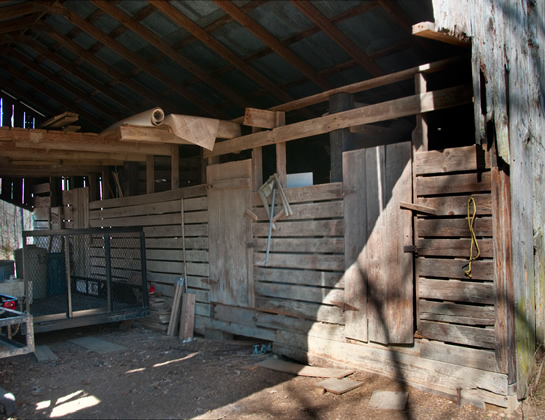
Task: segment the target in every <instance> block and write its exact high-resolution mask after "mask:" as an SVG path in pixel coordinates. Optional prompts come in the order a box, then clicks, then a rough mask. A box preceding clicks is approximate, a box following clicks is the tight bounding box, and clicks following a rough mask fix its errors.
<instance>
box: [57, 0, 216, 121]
mask: <svg viewBox="0 0 545 420" xmlns="http://www.w3.org/2000/svg"><path fill="white" fill-rule="evenodd" d="M59 9H60V10H59ZM50 12H51V13H60V14H62V15H65V16H66V17H67V19H68V20H69V21H70V22H71V23H73V24H74V25H76V26H78V27H79V28H81V29H82V30H84V31H85V32H87V34H89V35H90V36H92V37H94V38H95V39H96V40H98V41H100V42H101V43H103V44H104V45H106V46H107V47H108V48H110V49H112V50H113V51H115V52H116V53H117V54H119V55H120V56H122V57H123V58H125V59H126V60H128V61H130V62H132V63H133V64H134V65H136V66H138V67H140V68H141V69H143V70H145V71H146V72H147V73H149V74H150V75H152V76H153V77H155V78H157V79H158V80H160V81H161V82H162V83H163V84H165V85H166V86H168V87H169V88H171V89H172V90H173V91H174V92H177V93H178V94H180V95H181V96H183V97H184V98H186V99H188V100H189V101H190V102H191V103H193V104H195V105H196V106H198V107H199V108H200V109H201V110H202V111H204V112H206V113H207V114H210V115H214V116H217V115H218V114H222V112H221V111H220V110H219V109H217V108H216V107H215V106H213V105H211V104H209V103H207V102H206V101H204V100H203V99H201V97H200V96H199V95H197V94H195V93H193V92H191V91H189V90H188V89H186V88H184V87H182V86H181V85H180V84H179V83H178V82H177V81H175V80H173V79H172V78H171V77H170V76H168V75H167V74H165V73H164V72H162V71H161V70H159V69H157V68H156V67H154V66H153V64H152V63H149V62H147V61H146V60H144V59H143V58H141V57H140V56H139V55H138V54H137V53H135V52H133V51H131V50H130V49H128V48H127V47H125V46H124V45H122V44H121V43H119V42H118V41H116V40H115V39H114V38H112V37H111V36H110V35H108V34H106V33H104V32H102V31H101V30H100V29H98V28H96V27H95V26H93V25H92V24H90V23H89V22H87V21H86V20H85V19H83V18H82V17H81V16H79V15H78V14H76V13H73V12H72V11H71V10H69V9H67V8H65V7H64V6H57V7H54V8H51V9H50ZM159 104H160V103H159Z"/></svg>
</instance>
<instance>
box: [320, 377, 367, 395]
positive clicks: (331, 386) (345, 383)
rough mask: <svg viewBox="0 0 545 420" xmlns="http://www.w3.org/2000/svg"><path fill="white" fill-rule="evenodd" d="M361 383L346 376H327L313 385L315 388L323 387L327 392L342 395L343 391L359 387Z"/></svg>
mask: <svg viewBox="0 0 545 420" xmlns="http://www.w3.org/2000/svg"><path fill="white" fill-rule="evenodd" d="M362 385H363V382H358V381H353V380H352V379H348V378H342V379H337V378H329V379H326V380H323V381H321V382H318V383H317V384H315V385H314V386H315V387H317V388H323V389H325V390H326V391H327V392H331V393H333V394H337V395H342V394H344V393H345V392H348V391H352V390H353V389H356V388H359V387H360V386H362Z"/></svg>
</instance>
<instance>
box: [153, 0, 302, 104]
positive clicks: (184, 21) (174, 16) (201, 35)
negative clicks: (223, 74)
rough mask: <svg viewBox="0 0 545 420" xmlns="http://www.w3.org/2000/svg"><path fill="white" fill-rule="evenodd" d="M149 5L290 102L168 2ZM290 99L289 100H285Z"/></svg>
mask: <svg viewBox="0 0 545 420" xmlns="http://www.w3.org/2000/svg"><path fill="white" fill-rule="evenodd" d="M150 3H151V4H152V5H153V6H154V7H156V8H157V9H158V10H160V11H161V12H162V13H163V14H164V15H165V16H166V17H167V18H169V19H170V20H172V21H173V22H175V23H177V24H178V25H180V26H181V27H183V28H185V29H186V30H187V31H189V32H190V33H191V34H192V35H193V36H194V37H196V38H197V39H198V40H200V41H201V42H202V43H203V44H205V45H206V46H207V47H209V48H210V49H211V50H213V51H214V52H215V53H216V54H218V55H220V56H221V57H223V58H224V59H225V60H227V61H228V62H229V63H230V64H231V65H232V66H233V67H235V68H237V69H239V70H240V71H241V72H242V73H244V74H245V75H246V76H248V77H249V78H250V79H252V80H254V81H255V82H256V83H257V84H259V85H260V86H261V87H263V88H264V89H265V90H266V91H268V92H269V93H271V94H272V95H274V96H276V97H277V98H279V99H281V100H283V101H290V100H292V99H293V98H292V97H291V96H290V95H289V94H287V93H286V92H284V91H282V90H281V89H278V86H276V84H275V83H273V82H272V81H271V80H270V79H268V78H267V77H265V76H264V75H263V74H261V73H260V72H258V71H257V70H255V69H254V68H253V67H252V66H250V65H249V64H248V63H246V62H245V61H244V60H242V59H241V58H240V57H239V56H237V55H236V54H235V53H233V52H232V51H231V50H230V49H228V48H227V47H225V45H223V44H222V43H221V42H219V41H218V40H217V39H215V38H214V37H213V36H211V35H210V34H209V33H208V32H207V31H206V30H204V29H202V28H201V27H200V26H199V25H197V24H196V23H195V22H193V21H192V20H191V19H189V18H188V17H186V16H185V15H184V14H183V13H181V12H180V11H179V10H178V9H176V8H175V7H174V6H172V5H171V4H170V3H169V2H166V1H163V0H150ZM287 98H290V99H287Z"/></svg>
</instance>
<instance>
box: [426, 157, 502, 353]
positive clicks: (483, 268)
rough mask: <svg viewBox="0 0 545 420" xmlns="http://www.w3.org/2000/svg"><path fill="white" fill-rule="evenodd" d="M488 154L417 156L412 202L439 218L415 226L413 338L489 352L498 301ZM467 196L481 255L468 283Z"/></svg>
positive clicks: (433, 217)
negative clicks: (415, 312)
mask: <svg viewBox="0 0 545 420" xmlns="http://www.w3.org/2000/svg"><path fill="white" fill-rule="evenodd" d="M487 156H488V154H487V153H485V151H484V150H482V149H481V148H480V147H477V146H469V147H461V148H456V149H447V150H444V151H428V152H418V153H417V154H416V156H415V163H416V165H415V168H416V176H417V177H416V194H417V199H416V201H415V202H416V203H417V204H422V205H426V206H428V207H432V208H436V209H437V216H429V215H422V214H420V215H418V217H417V218H416V221H415V228H416V232H417V235H418V236H417V244H416V247H417V252H418V256H417V258H416V267H417V268H416V273H417V286H418V298H419V299H418V301H419V305H418V313H419V319H418V332H419V333H420V335H421V336H423V337H425V338H428V339H432V340H437V341H442V342H445V343H452V344H458V345H467V346H472V347H478V348H484V349H494V348H495V346H496V338H495V331H494V324H495V313H494V304H495V299H496V295H495V291H494V290H495V289H494V259H493V258H494V254H493V248H492V218H491V205H490V202H491V195H490V191H491V183H490V163H489V162H488V160H487ZM470 197H473V198H474V199H475V203H476V208H477V213H476V215H477V216H476V219H475V225H474V231H475V235H476V237H477V241H478V245H479V248H480V251H481V255H480V257H479V259H478V260H477V261H475V262H473V263H472V277H471V278H470V277H468V276H467V275H466V274H465V271H466V270H467V269H468V265H467V264H468V260H469V256H470V246H471V239H470V230H469V226H468V220H467V212H468V200H469V198H470ZM470 214H471V215H472V214H473V205H471V206H470ZM476 253H477V251H476V249H475V248H474V249H473V255H476ZM491 354H493V352H491Z"/></svg>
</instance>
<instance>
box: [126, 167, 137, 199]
mask: <svg viewBox="0 0 545 420" xmlns="http://www.w3.org/2000/svg"><path fill="white" fill-rule="evenodd" d="M123 190H124V195H125V196H131V195H138V163H137V162H125V164H124V165H123Z"/></svg>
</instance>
